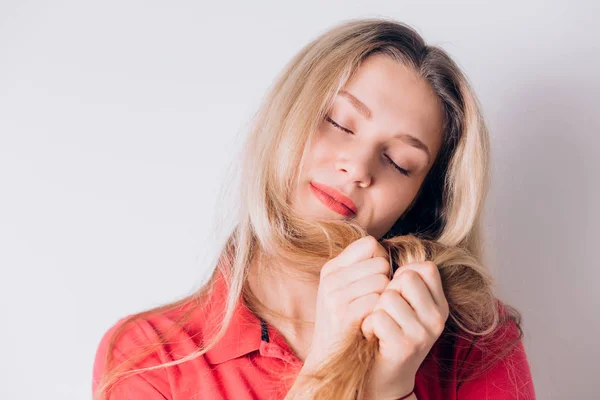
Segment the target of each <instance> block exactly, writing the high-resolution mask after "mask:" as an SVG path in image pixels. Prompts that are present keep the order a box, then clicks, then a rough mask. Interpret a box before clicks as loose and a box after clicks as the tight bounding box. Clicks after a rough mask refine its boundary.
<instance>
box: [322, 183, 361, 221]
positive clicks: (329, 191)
mask: <svg viewBox="0 0 600 400" xmlns="http://www.w3.org/2000/svg"><path fill="white" fill-rule="evenodd" d="M310 184H311V185H312V186H314V187H315V188H317V189H318V190H320V191H321V192H323V193H325V194H326V195H328V196H330V197H331V198H333V199H334V200H335V201H337V202H339V203H342V204H343V205H344V206H346V207H347V208H349V209H350V210H351V211H352V212H353V213H354V214H356V212H357V211H358V209H357V208H356V205H355V204H354V202H353V201H352V199H350V198H349V197H347V196H345V195H343V194H342V193H340V192H339V191H337V190H335V189H334V188H332V187H330V186H327V185H323V184H321V183H317V182H311V183H310Z"/></svg>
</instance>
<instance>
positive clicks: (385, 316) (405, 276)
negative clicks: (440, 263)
mask: <svg viewBox="0 0 600 400" xmlns="http://www.w3.org/2000/svg"><path fill="white" fill-rule="evenodd" d="M448 315H449V307H448V302H447V301H446V296H445V295H444V291H443V290H442V280H441V277H440V273H439V271H438V268H437V266H436V265H435V264H434V263H432V262H430V261H426V262H423V263H412V264H407V265H404V266H402V267H400V268H398V269H397V270H396V272H395V273H394V276H393V278H392V280H391V281H390V283H389V284H388V285H387V287H386V290H385V291H384V292H383V293H382V294H381V296H380V297H379V301H378V303H377V304H376V306H375V308H374V309H373V313H371V314H370V315H369V316H368V317H366V318H365V319H364V321H363V323H362V325H361V330H362V332H363V334H364V335H365V337H366V338H367V339H371V338H373V336H375V337H377V339H378V340H379V351H378V352H377V355H376V358H375V365H374V367H373V369H372V370H371V372H370V376H369V382H368V383H367V398H369V399H384V400H387V399H389V400H392V399H399V398H400V397H402V396H404V395H406V394H408V393H410V391H411V390H413V388H414V385H415V377H416V374H417V370H418V369H419V366H420V365H421V363H422V362H423V360H424V359H425V357H426V356H427V354H428V353H429V350H431V347H433V344H434V343H435V341H436V340H437V339H438V338H439V336H440V335H441V334H442V332H443V330H444V326H445V323H446V320H447V319H448Z"/></svg>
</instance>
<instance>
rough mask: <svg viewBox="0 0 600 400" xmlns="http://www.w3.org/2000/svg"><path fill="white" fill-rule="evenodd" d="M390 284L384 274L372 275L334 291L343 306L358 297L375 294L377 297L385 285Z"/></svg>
mask: <svg viewBox="0 0 600 400" xmlns="http://www.w3.org/2000/svg"><path fill="white" fill-rule="evenodd" d="M389 283H390V279H389V278H388V277H387V275H385V274H374V275H370V276H367V277H365V278H363V279H361V280H360V281H356V282H354V283H352V284H350V285H349V286H347V287H344V288H341V289H339V290H337V291H335V292H334V293H335V294H338V293H339V295H338V296H336V297H337V298H338V299H339V301H340V302H341V303H343V304H349V303H351V302H352V301H354V300H356V299H357V298H359V297H362V296H365V295H368V294H376V295H377V296H379V295H380V294H381V293H383V291H384V290H385V288H386V287H387V285H388V284H389Z"/></svg>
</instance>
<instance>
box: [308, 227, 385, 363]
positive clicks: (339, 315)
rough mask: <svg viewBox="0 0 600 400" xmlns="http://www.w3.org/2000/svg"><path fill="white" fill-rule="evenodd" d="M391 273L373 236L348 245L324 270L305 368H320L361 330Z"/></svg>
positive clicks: (383, 253)
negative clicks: (351, 335) (348, 338)
mask: <svg viewBox="0 0 600 400" xmlns="http://www.w3.org/2000/svg"><path fill="white" fill-rule="evenodd" d="M391 275H392V272H391V266H390V263H389V261H388V253H387V251H386V250H385V248H384V247H383V246H382V245H381V243H379V242H378V241H377V239H375V237H373V236H365V237H363V238H360V239H358V240H356V241H354V242H352V243H351V244H350V245H348V246H347V247H346V248H345V249H344V250H342V252H341V253H340V254H339V255H338V256H337V257H334V258H332V259H331V260H329V261H328V262H327V263H325V265H324V266H323V268H322V269H321V275H320V282H319V288H318V291H317V309H316V316H315V328H314V333H313V339H312V344H311V348H310V350H309V352H308V355H307V357H306V360H305V362H304V366H303V370H305V371H306V370H308V371H310V370H312V369H315V368H318V366H319V365H320V364H321V363H324V362H326V361H327V360H328V359H329V358H330V357H331V355H333V354H334V353H336V352H337V351H338V350H339V349H340V348H339V346H340V345H341V343H343V342H344V339H345V337H346V336H347V335H348V334H349V333H352V331H354V330H360V326H361V325H362V322H363V320H364V319H365V318H366V317H367V316H368V315H370V314H371V313H372V312H373V309H374V308H375V305H376V304H377V301H378V299H379V296H380V295H381V293H383V291H384V290H385V288H386V286H387V285H388V283H389V282H390V277H391Z"/></svg>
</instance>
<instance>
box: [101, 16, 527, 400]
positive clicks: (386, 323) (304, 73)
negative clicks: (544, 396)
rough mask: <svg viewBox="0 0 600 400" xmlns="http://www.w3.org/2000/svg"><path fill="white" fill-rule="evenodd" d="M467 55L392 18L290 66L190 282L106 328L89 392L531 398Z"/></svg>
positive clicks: (334, 32) (341, 33) (363, 26)
mask: <svg viewBox="0 0 600 400" xmlns="http://www.w3.org/2000/svg"><path fill="white" fill-rule="evenodd" d="M488 140H489V139H488V133H487V130H486V126H485V122H484V120H483V118H482V114H481V111H480V107H479V104H478V102H477V98H476V95H475V94H474V93H473V90H472V88H471V87H470V85H469V83H468V81H467V79H466V77H465V76H464V75H463V73H462V72H461V71H460V69H459V68H458V66H457V65H456V63H454V62H453V61H452V60H451V59H450V58H449V56H448V55H447V54H446V53H445V52H444V51H443V50H441V49H440V48H437V47H432V46H427V45H426V44H425V43H424V42H423V39H422V38H421V37H420V36H419V35H418V34H417V33H416V32H415V31H414V30H413V29H412V28H410V27H409V26H407V25H405V24H402V23H399V22H397V21H394V20H391V19H383V18H377V19H359V20H351V21H346V22H344V23H342V24H339V25H337V26H335V27H333V28H331V29H330V30H328V31H327V32H325V33H323V34H322V35H320V36H319V37H317V38H316V39H315V40H313V41H312V42H311V43H309V44H308V45H306V46H305V47H304V48H303V49H301V51H300V52H299V53H298V54H297V55H296V56H295V57H294V58H293V59H292V60H291V61H290V62H289V64H288V65H287V66H286V68H285V69H284V71H282V73H281V75H280V76H279V77H278V79H277V81H276V82H275V84H274V85H273V87H272V89H271V90H270V91H269V93H268V95H267V96H266V99H265V101H264V104H263V105H262V107H261V108H260V110H259V112H258V113H257V114H256V115H255V118H254V120H253V124H252V127H251V130H250V132H249V135H248V137H247V141H246V142H245V143H244V147H243V157H242V166H241V168H240V173H241V174H242V175H241V178H242V179H241V180H240V182H241V186H240V187H239V197H238V198H239V213H238V215H237V221H236V225H235V229H234V230H233V231H232V232H231V234H230V235H229V237H228V240H227V242H226V243H225V244H224V246H223V248H222V251H221V252H220V254H219V256H218V258H217V260H216V262H215V265H214V273H213V274H212V276H211V277H210V279H209V280H208V282H207V283H206V284H205V285H204V286H203V287H202V288H201V289H200V290H198V292H197V293H195V294H194V295H192V296H189V297H186V298H183V299H181V300H180V301H177V302H176V303H173V304H166V305H164V306H161V307H158V308H154V309H151V310H148V311H144V312H141V313H137V314H134V315H129V316H127V317H124V318H122V319H120V320H119V321H117V322H116V323H115V324H114V326H112V327H111V328H110V329H109V330H108V331H107V332H106V333H105V334H104V336H103V338H102V340H101V342H100V344H99V347H98V350H97V354H96V361H95V364H94V376H93V391H94V395H95V398H96V399H102V400H104V399H113V400H121V399H148V400H152V399H236V400H244V399H284V398H285V399H292V398H298V399H328V398H329V399H355V398H358V399H384V400H385V399H421V400H422V399H461V400H467V399H469V400H475V399H484V398H489V399H532V398H534V397H535V394H534V387H533V383H532V380H531V373H530V369H529V364H528V360H527V356H526V354H525V351H524V347H523V343H522V330H521V325H520V324H521V322H520V314H519V313H518V311H516V310H515V309H513V308H512V307H510V306H508V305H505V304H504V303H502V302H501V301H499V300H498V299H497V298H496V296H495V294H494V281H493V279H492V277H491V276H490V274H489V272H488V270H487V269H486V267H485V264H484V259H483V251H482V245H481V232H480V222H481V216H482V208H483V206H484V200H485V196H486V191H487V187H488V163H489V154H488V153H489V147H488V146H489V143H488Z"/></svg>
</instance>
